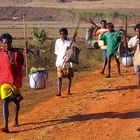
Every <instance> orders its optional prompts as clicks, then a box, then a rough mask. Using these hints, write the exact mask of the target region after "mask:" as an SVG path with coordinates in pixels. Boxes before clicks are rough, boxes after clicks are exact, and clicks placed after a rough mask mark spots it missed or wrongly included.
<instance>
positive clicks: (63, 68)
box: [54, 28, 74, 96]
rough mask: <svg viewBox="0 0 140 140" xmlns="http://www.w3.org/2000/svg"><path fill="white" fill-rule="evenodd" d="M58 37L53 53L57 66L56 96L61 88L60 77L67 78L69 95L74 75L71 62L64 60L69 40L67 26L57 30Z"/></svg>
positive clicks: (59, 93) (59, 94)
mask: <svg viewBox="0 0 140 140" xmlns="http://www.w3.org/2000/svg"><path fill="white" fill-rule="evenodd" d="M59 34H60V38H59V39H57V40H56V42H55V52H54V53H55V55H56V56H57V57H56V63H55V65H56V67H57V87H58V91H57V94H56V95H57V96H61V88H62V78H68V91H67V93H68V95H70V94H71V93H70V88H71V82H72V77H74V72H73V64H72V63H71V62H65V59H64V58H65V53H66V50H67V47H69V46H70V44H71V41H70V40H69V38H68V37H67V36H68V30H67V28H61V29H60V30H59Z"/></svg>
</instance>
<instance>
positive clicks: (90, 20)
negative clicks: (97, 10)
mask: <svg viewBox="0 0 140 140" xmlns="http://www.w3.org/2000/svg"><path fill="white" fill-rule="evenodd" d="M82 20H83V21H85V22H88V23H90V24H92V25H94V26H95V27H97V28H99V26H98V25H96V24H95V22H94V21H93V20H92V19H91V18H90V19H89V20H87V19H84V18H83V17H82Z"/></svg>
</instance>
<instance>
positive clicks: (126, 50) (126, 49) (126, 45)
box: [125, 16, 128, 66]
mask: <svg viewBox="0 0 140 140" xmlns="http://www.w3.org/2000/svg"><path fill="white" fill-rule="evenodd" d="M125 54H126V66H127V57H128V44H127V16H126V17H125Z"/></svg>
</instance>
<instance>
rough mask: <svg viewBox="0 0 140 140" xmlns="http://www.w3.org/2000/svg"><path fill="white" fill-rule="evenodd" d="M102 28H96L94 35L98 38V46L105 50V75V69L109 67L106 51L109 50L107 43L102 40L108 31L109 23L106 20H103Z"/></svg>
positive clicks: (103, 69) (102, 72)
mask: <svg viewBox="0 0 140 140" xmlns="http://www.w3.org/2000/svg"><path fill="white" fill-rule="evenodd" d="M100 23H101V28H100V29H99V28H95V31H94V33H93V36H98V45H99V46H100V47H101V49H102V50H103V51H102V53H103V59H104V63H103V68H102V71H101V74H104V71H105V68H106V66H107V55H106V49H107V45H105V43H104V42H103V41H102V40H100V38H101V36H102V35H103V34H104V33H105V32H107V31H108V28H107V21H106V20H101V22H100Z"/></svg>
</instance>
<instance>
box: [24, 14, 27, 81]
mask: <svg viewBox="0 0 140 140" xmlns="http://www.w3.org/2000/svg"><path fill="white" fill-rule="evenodd" d="M23 29H24V42H25V49H26V54H25V65H26V79H28V60H27V35H26V21H25V14H23Z"/></svg>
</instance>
